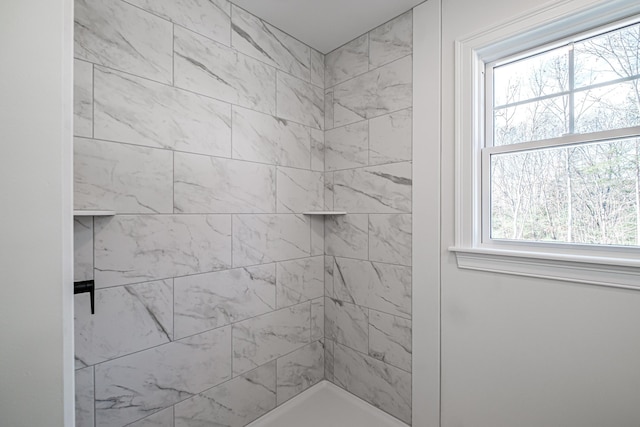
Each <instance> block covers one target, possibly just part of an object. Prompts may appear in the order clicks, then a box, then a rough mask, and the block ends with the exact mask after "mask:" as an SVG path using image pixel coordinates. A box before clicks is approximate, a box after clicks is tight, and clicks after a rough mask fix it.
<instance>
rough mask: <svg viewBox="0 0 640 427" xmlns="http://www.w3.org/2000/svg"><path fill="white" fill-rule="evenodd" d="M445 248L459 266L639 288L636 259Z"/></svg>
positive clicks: (639, 268)
mask: <svg viewBox="0 0 640 427" xmlns="http://www.w3.org/2000/svg"><path fill="white" fill-rule="evenodd" d="M449 250H450V251H452V252H455V254H456V258H457V261H458V267H459V268H464V269H470V270H480V271H490V272H494V273H505V274H514V275H517V276H528V277H539V278H544V279H553V280H562V281H569V282H577V283H586V284H591V285H598V286H608V287H614V288H625V289H639V290H640V260H636V259H627V258H610V257H600V256H585V255H570V254H556V253H546V252H529V251H522V250H506V249H493V248H461V247H452V248H449Z"/></svg>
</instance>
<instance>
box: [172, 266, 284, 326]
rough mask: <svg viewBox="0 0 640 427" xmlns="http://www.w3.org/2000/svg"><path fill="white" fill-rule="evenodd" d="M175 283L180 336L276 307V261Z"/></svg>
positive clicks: (181, 279)
mask: <svg viewBox="0 0 640 427" xmlns="http://www.w3.org/2000/svg"><path fill="white" fill-rule="evenodd" d="M174 286H175V314H174V316H175V335H176V338H181V337H185V336H188V335H193V334H196V333H199V332H202V331H206V330H208V329H213V328H219V327H221V326H225V325H228V324H230V323H233V322H237V321H240V320H244V319H248V318H250V317H254V316H257V315H260V314H264V313H268V312H270V311H273V310H274V309H275V308H276V266H275V264H267V265H260V266H256V267H246V268H237V269H233V270H225V271H218V272H214V273H205V274H197V275H194V276H185V277H177V278H175V279H174Z"/></svg>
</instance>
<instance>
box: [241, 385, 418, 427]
mask: <svg viewBox="0 0 640 427" xmlns="http://www.w3.org/2000/svg"><path fill="white" fill-rule="evenodd" d="M303 426H304V427H407V425H406V424H405V423H403V422H402V421H400V420H398V419H396V418H394V417H392V416H391V415H389V414H387V413H385V412H383V411H381V410H379V409H378V408H375V407H373V406H371V405H369V404H368V403H366V402H365V401H363V400H361V399H359V398H357V397H355V396H354V395H352V394H351V393H348V392H346V391H344V390H343V389H341V388H340V387H338V386H336V385H334V384H332V383H330V382H329V381H322V382H321V383H319V384H317V385H315V386H313V387H311V388H310V389H309V390H306V391H305V392H303V393H301V394H299V395H298V396H296V397H294V398H293V399H291V400H290V401H288V402H286V403H284V404H283V405H281V406H279V407H278V408H276V409H274V410H273V411H271V412H269V413H268V414H266V415H265V416H263V417H262V418H259V419H257V420H256V421H254V422H252V423H251V424H249V425H247V427H303Z"/></svg>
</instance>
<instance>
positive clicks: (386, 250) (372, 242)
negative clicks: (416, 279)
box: [369, 214, 411, 265]
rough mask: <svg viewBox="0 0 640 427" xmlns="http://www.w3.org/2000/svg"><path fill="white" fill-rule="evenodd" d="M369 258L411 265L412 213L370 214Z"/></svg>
mask: <svg viewBox="0 0 640 427" xmlns="http://www.w3.org/2000/svg"><path fill="white" fill-rule="evenodd" d="M369 259H370V260H371V261H378V262H386V263H390V264H400V265H411V214H372V215H369Z"/></svg>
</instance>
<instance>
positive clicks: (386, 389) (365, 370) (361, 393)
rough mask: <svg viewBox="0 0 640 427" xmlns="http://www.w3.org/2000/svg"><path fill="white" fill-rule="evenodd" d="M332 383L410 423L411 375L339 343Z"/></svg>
mask: <svg viewBox="0 0 640 427" xmlns="http://www.w3.org/2000/svg"><path fill="white" fill-rule="evenodd" d="M334 377H335V383H336V384H338V385H339V386H341V387H343V388H344V389H345V390H347V391H349V392H351V393H353V394H355V395H356V396H358V397H360V398H361V399H364V400H365V401H367V402H369V403H370V404H372V405H374V406H376V407H378V408H380V409H382V410H383V411H385V412H388V413H389V414H391V415H393V416H394V417H396V418H399V419H400V420H401V421H404V422H405V423H407V424H410V423H411V374H410V373H408V372H405V371H403V370H401V369H398V368H395V367H393V366H390V365H387V364H386V363H383V362H380V361H379V360H376V359H374V358H372V357H369V356H366V355H364V354H361V353H358V352H357V351H354V350H351V349H350V348H348V347H345V346H342V345H340V344H336V345H335V350H334Z"/></svg>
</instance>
